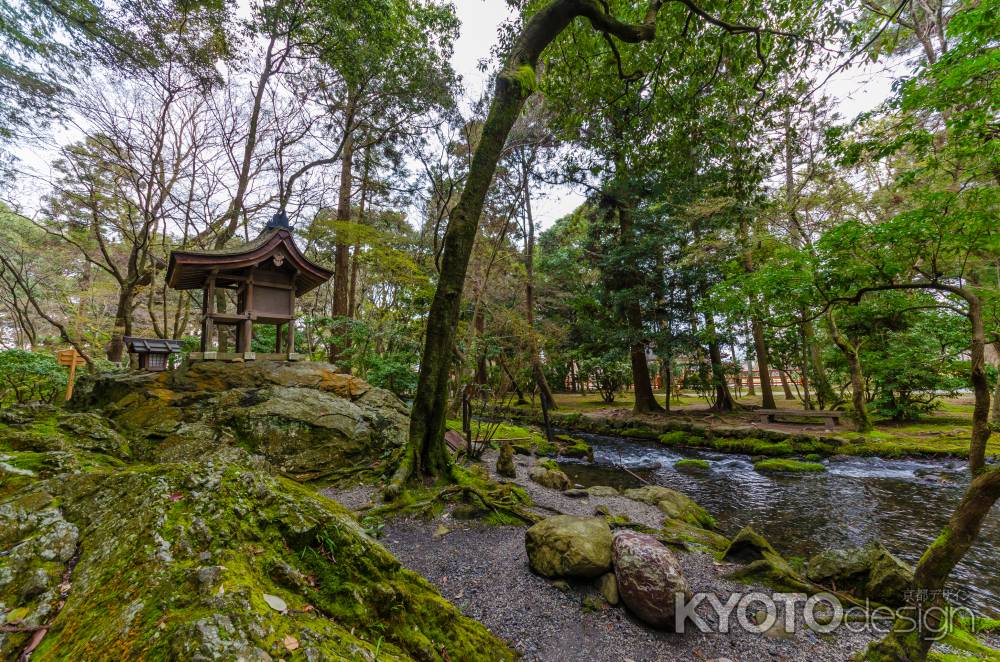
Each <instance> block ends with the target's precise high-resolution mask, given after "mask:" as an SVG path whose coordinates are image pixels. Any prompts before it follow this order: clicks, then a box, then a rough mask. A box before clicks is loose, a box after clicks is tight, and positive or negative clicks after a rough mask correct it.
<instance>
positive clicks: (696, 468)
mask: <svg viewBox="0 0 1000 662" xmlns="http://www.w3.org/2000/svg"><path fill="white" fill-rule="evenodd" d="M674 469H677V471H683V472H686V473H694V474H704V473H708V472H709V471H711V470H712V467H711V465H710V464H709V463H708V460H700V459H697V458H684V459H683V460H677V462H675V463H674Z"/></svg>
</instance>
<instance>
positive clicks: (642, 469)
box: [562, 433, 1000, 617]
mask: <svg viewBox="0 0 1000 662" xmlns="http://www.w3.org/2000/svg"><path fill="white" fill-rule="evenodd" d="M575 436H578V437H582V438H584V439H586V440H587V442H588V443H590V444H591V446H592V447H593V449H594V462H593V463H585V462H573V461H566V462H563V463H562V468H563V470H564V471H566V473H567V474H569V476H570V477H571V478H572V479H573V480H574V481H575V482H577V483H579V484H582V485H586V486H590V485H614V486H616V487H635V486H638V485H640V484H641V482H640V481H639V480H638V479H637V478H635V477H634V476H632V475H630V474H629V472H626V471H623V470H622V469H621V468H619V467H626V468H628V469H629V470H630V471H631V472H633V473H634V474H636V475H638V476H641V477H642V478H643V479H644V480H648V481H650V482H652V483H655V484H657V485H664V486H666V487H672V488H675V489H678V490H680V491H682V492H684V493H685V494H687V495H689V496H690V497H691V498H693V499H694V500H695V501H697V502H698V503H700V504H701V505H702V506H704V507H705V508H706V509H707V510H708V511H709V512H710V513H711V514H712V515H714V516H715V518H716V519H717V520H718V522H719V526H720V528H721V530H722V532H723V533H726V534H728V535H732V534H734V533H735V532H736V531H737V530H739V529H740V527H743V526H746V525H750V526H753V527H754V528H755V529H756V530H757V531H759V532H760V533H762V534H763V535H764V536H765V537H766V538H767V539H768V540H770V541H771V543H772V544H773V545H774V546H775V548H776V549H777V550H778V551H779V552H782V553H783V554H784V555H786V556H801V557H809V556H811V555H812V554H814V553H816V552H818V551H821V550H823V549H830V548H835V547H853V546H859V545H862V544H864V543H866V542H868V541H870V540H876V539H877V540H880V541H882V543H883V544H884V545H885V546H886V547H888V548H889V550H890V551H892V552H893V553H894V554H896V555H897V556H899V557H900V558H902V559H904V560H906V561H907V562H909V563H911V564H912V563H915V562H916V560H917V559H918V558H919V557H920V555H921V554H922V553H923V551H924V549H926V548H927V545H928V544H929V543H930V542H931V541H932V540H933V539H934V538H935V537H937V535H938V534H939V533H940V531H941V528H942V527H943V526H944V525H945V524H946V523H947V521H948V516H949V515H950V513H951V511H952V508H953V507H954V506H955V504H956V503H957V502H958V500H959V498H960V497H961V495H962V491H963V489H964V488H965V486H966V485H967V484H968V477H967V476H968V474H967V472H966V470H965V465H964V464H963V463H962V462H958V461H955V462H947V461H940V460H884V459H879V458H850V459H845V460H843V461H833V460H831V461H827V471H826V472H824V473H803V474H781V475H775V474H768V475H763V474H759V473H757V472H756V471H754V470H753V463H752V462H751V461H750V458H749V457H748V456H746V455H729V454H720V453H713V452H710V451H700V450H693V449H692V450H688V449H674V448H666V447H664V446H661V445H659V444H655V443H650V442H640V441H633V440H626V439H621V438H617V437H602V436H596V435H584V434H579V433H575ZM686 457H693V458H700V459H704V460H707V461H708V462H709V464H710V465H711V471H710V472H709V473H702V474H693V473H688V472H683V471H677V470H676V469H674V464H675V463H676V462H677V461H678V460H681V459H684V458H686ZM998 515H1000V512H998V511H997V510H996V509H995V510H994V512H993V513H991V515H990V517H988V518H987V520H986V522H985V524H984V525H983V530H982V532H981V533H980V535H979V539H978V540H977V541H976V543H975V545H974V546H973V547H972V549H970V550H969V553H968V554H967V555H966V557H965V559H964V560H963V561H962V563H961V564H960V565H959V566H958V567H957V568H956V569H955V572H954V573H953V574H952V579H953V581H952V584H951V586H950V587H949V589H950V590H951V591H952V592H953V593H954V595H953V599H954V600H955V602H958V603H961V604H964V605H966V606H969V607H971V608H973V609H975V610H976V611H978V612H980V613H982V614H984V615H990V616H993V617H997V616H1000V572H998V570H1000V568H998V564H1000V521H998V519H1000V518H998Z"/></svg>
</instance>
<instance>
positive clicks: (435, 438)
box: [385, 0, 658, 498]
mask: <svg viewBox="0 0 1000 662" xmlns="http://www.w3.org/2000/svg"><path fill="white" fill-rule="evenodd" d="M657 8H658V5H657V6H655V7H654V8H653V9H652V10H651V11H650V12H648V13H647V15H646V17H645V20H644V22H643V23H642V24H639V25H629V24H625V23H622V22H620V21H618V20H617V19H615V18H614V17H612V16H608V15H607V14H606V13H605V10H604V9H603V6H602V5H601V4H600V3H598V2H594V1H588V0H551V1H550V2H549V3H548V4H546V5H544V6H543V7H541V9H539V10H538V11H537V12H535V13H534V14H532V16H531V18H529V19H528V20H527V22H526V23H525V24H524V27H523V28H522V30H521V33H520V34H519V35H518V36H517V38H516V39H515V40H514V43H513V44H512V46H511V49H510V51H509V55H508V56H507V60H506V62H505V63H504V68H503V70H502V71H501V72H500V73H499V74H498V75H497V78H496V83H495V86H496V87H495V92H494V95H493V99H492V101H491V102H490V108H489V112H488V114H487V116H486V120H485V121H484V122H483V125H482V134H481V137H480V140H479V144H478V145H477V147H476V151H475V154H473V157H472V163H471V165H470V167H469V173H468V176H467V177H466V181H465V186H464V188H463V189H462V194H461V196H460V197H459V200H458V204H456V205H455V207H454V208H453V209H452V210H451V213H450V214H449V219H448V228H447V230H446V231H445V235H444V241H443V244H444V245H443V247H442V251H441V272H440V275H439V278H438V285H437V288H436V289H435V291H434V299H433V301H432V302H431V308H430V311H429V314H428V318H427V330H426V333H425V334H424V350H423V354H422V357H421V361H420V375H419V378H418V381H417V392H416V395H415V397H414V400H413V410H412V413H411V415H410V432H409V439H408V441H407V444H406V448H405V450H404V453H403V458H402V460H401V461H400V464H399V466H398V467H397V469H396V473H395V474H394V475H393V477H392V480H391V481H390V483H389V485H388V486H387V488H386V490H385V495H386V497H388V498H392V497H394V496H396V495H398V494H399V492H400V491H401V490H402V489H403V485H404V483H405V482H406V481H407V480H409V478H410V477H411V476H413V475H414V474H417V475H420V476H422V477H424V478H434V477H439V476H443V475H448V474H451V458H450V457H449V455H448V450H447V446H446V445H445V443H444V424H445V414H446V409H447V396H448V391H447V389H448V372H449V367H450V365H451V356H452V353H453V351H454V344H455V333H456V327H457V323H458V318H459V313H460V310H461V299H462V287H463V285H464V283H465V274H466V271H467V269H468V266H469V257H470V256H471V254H472V247H473V244H474V243H475V239H476V230H477V228H478V226H479V217H480V215H481V213H482V210H483V202H484V201H485V199H486V194H487V193H488V192H489V188H490V184H491V183H492V181H493V175H494V173H495V172H496V166H497V162H498V161H499V159H500V156H501V153H502V151H503V148H504V145H505V143H506V141H507V136H508V135H509V134H510V130H511V128H512V127H513V126H514V122H515V121H516V120H517V117H518V115H519V114H520V113H521V108H522V107H523V106H524V102H525V100H526V99H527V98H528V96H529V95H530V94H531V92H532V90H533V88H534V86H535V85H534V81H533V80H525V78H526V77H525V74H526V73H527V74H528V75H529V76H531V75H533V74H534V71H535V65H536V64H537V62H538V56H539V55H541V52H542V50H544V49H545V47H546V46H548V45H549V44H550V43H551V42H552V40H553V39H555V38H556V37H557V36H558V35H559V33H561V32H562V31H563V30H564V29H566V27H567V26H569V24H570V23H571V22H572V21H573V19H574V18H576V17H578V16H585V17H586V18H587V19H588V20H589V21H590V23H591V25H593V26H594V28H595V29H598V30H601V31H603V32H604V33H606V34H612V35H614V36H616V37H618V38H619V39H621V40H623V41H628V42H632V43H635V42H640V41H651V40H653V39H654V38H655V37H656V9H657ZM452 478H454V476H452Z"/></svg>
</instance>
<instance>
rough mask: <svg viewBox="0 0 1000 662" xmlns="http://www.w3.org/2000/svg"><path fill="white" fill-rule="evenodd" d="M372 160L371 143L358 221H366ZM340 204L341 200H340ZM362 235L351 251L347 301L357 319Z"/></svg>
mask: <svg viewBox="0 0 1000 662" xmlns="http://www.w3.org/2000/svg"><path fill="white" fill-rule="evenodd" d="M370 160H371V145H366V146H365V156H364V166H363V168H362V174H361V199H360V200H359V201H358V223H359V224H360V223H364V222H365V207H366V205H367V203H368V172H369V168H370ZM338 205H339V201H338ZM360 254H361V235H360V233H359V234H358V236H357V237H356V238H355V240H354V250H353V251H352V252H351V288H350V289H351V291H350V294H349V295H348V301H347V316H348V317H350V318H351V319H355V318H356V317H357V316H358V272H359V271H360V270H361V261H360V259H359V256H360Z"/></svg>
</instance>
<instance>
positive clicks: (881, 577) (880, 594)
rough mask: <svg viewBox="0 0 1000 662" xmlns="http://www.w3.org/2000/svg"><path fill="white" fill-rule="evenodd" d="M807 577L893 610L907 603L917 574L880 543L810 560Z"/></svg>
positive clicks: (831, 553) (820, 554) (834, 552)
mask: <svg viewBox="0 0 1000 662" xmlns="http://www.w3.org/2000/svg"><path fill="white" fill-rule="evenodd" d="M806 576H807V577H808V578H809V580H811V581H814V582H816V583H818V584H824V585H828V586H836V587H837V588H838V589H840V590H846V591H849V592H851V593H852V594H854V595H856V596H858V597H861V598H869V599H871V600H874V601H876V602H881V603H882V604H886V605H891V606H899V605H902V604H904V603H905V592H906V590H907V589H908V588H909V587H910V585H911V584H912V583H913V570H912V569H911V568H910V567H909V566H908V565H906V564H905V563H903V562H902V561H900V560H899V559H897V558H896V557H895V556H893V555H892V554H891V553H890V552H889V550H887V549H886V548H885V547H884V546H883V545H882V544H881V543H879V542H878V541H873V542H870V543H868V544H867V545H865V546H863V547H855V548H850V549H831V550H827V551H824V552H821V553H819V554H816V555H815V556H813V557H812V558H810V559H809V564H808V570H807V572H806Z"/></svg>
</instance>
